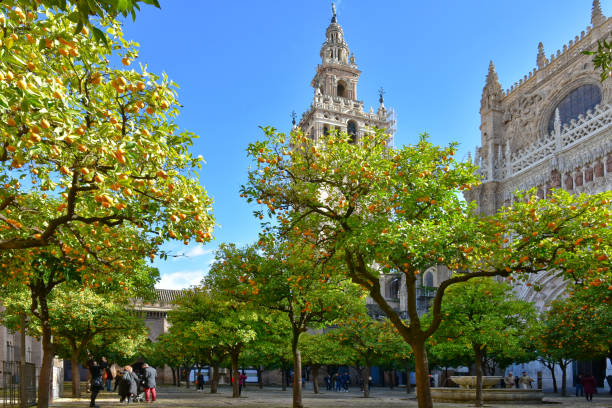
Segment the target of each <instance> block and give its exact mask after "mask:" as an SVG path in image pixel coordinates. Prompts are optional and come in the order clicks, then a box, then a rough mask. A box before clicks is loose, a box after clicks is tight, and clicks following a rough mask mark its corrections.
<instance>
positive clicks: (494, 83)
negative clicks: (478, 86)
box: [480, 61, 503, 111]
mask: <svg viewBox="0 0 612 408" xmlns="http://www.w3.org/2000/svg"><path fill="white" fill-rule="evenodd" d="M502 96H503V91H502V87H501V84H500V83H499V79H498V78H497V72H495V65H494V64H493V61H490V62H489V72H488V73H487V80H486V83H485V86H484V89H483V90H482V99H481V100H480V109H481V111H482V110H483V109H492V108H494V107H496V106H497V104H498V102H499V101H500V100H501V98H502Z"/></svg>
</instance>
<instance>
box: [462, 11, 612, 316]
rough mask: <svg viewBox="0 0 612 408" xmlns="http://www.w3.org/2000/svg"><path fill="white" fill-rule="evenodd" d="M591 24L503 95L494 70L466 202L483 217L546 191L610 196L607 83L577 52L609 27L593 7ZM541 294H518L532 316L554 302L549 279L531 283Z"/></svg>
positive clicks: (611, 83) (554, 286) (611, 126)
mask: <svg viewBox="0 0 612 408" xmlns="http://www.w3.org/2000/svg"><path fill="white" fill-rule="evenodd" d="M591 24H592V26H589V27H587V28H586V30H585V31H582V32H581V33H580V35H576V37H575V38H574V39H573V40H570V41H569V43H568V44H567V45H564V46H563V49H562V50H557V52H556V53H555V54H552V55H551V56H550V58H546V56H545V54H544V46H543V45H542V43H540V44H539V45H538V49H537V56H536V64H537V67H536V68H534V69H533V71H531V72H529V73H528V74H527V75H525V76H524V77H523V78H522V79H521V80H519V81H518V82H517V83H515V84H514V85H513V86H512V87H510V89H507V90H505V91H504V90H502V87H501V85H500V84H499V81H498V79H497V74H496V72H495V67H494V65H493V62H491V63H490V65H489V72H488V74H487V78H486V84H485V87H484V89H483V92H482V99H481V107H480V115H481V126H480V131H481V141H482V142H481V143H482V145H481V147H478V148H476V155H475V157H474V162H475V164H477V165H479V166H480V168H479V173H480V175H481V177H482V185H480V186H479V187H477V188H476V189H474V190H472V191H469V192H467V193H466V194H465V197H466V199H467V200H470V201H475V202H476V203H477V204H478V210H479V212H480V213H482V214H492V213H494V212H495V211H497V210H498V209H499V208H500V207H501V206H503V205H508V204H510V203H511V202H512V200H513V197H514V193H515V191H517V190H526V189H530V188H536V189H537V192H538V195H539V196H541V197H543V196H544V195H545V194H546V193H547V191H548V190H549V189H551V188H563V189H565V190H567V191H570V192H572V193H576V194H579V193H598V192H602V191H609V190H611V189H612V80H608V81H604V82H603V83H602V82H601V81H600V76H599V72H598V71H596V70H595V69H594V67H593V64H592V62H591V60H592V56H590V55H584V54H583V53H582V51H584V50H594V49H596V47H597V41H598V40H601V39H607V38H608V37H609V36H610V32H611V31H612V19H607V18H606V17H605V16H603V14H602V12H601V8H600V4H599V1H598V0H595V1H594V2H593V9H592V16H591ZM533 280H534V281H537V282H539V283H541V284H543V285H542V286H543V288H544V290H543V291H542V292H540V293H538V292H535V291H533V290H532V289H530V288H528V287H526V286H525V287H521V288H519V293H520V296H521V297H522V298H524V299H527V300H530V301H533V302H535V303H536V305H537V306H538V307H539V308H544V307H545V306H546V304H547V303H548V302H550V301H551V300H552V299H554V298H556V297H558V296H559V295H560V294H561V293H562V291H563V289H564V284H563V282H562V281H561V280H558V279H557V280H555V279H553V278H552V277H551V276H550V275H549V274H541V275H539V276H537V277H534V278H533Z"/></svg>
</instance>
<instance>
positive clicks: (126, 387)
mask: <svg viewBox="0 0 612 408" xmlns="http://www.w3.org/2000/svg"><path fill="white" fill-rule="evenodd" d="M137 393H138V377H136V374H134V372H133V370H132V366H129V365H127V366H125V370H124V371H123V375H122V376H121V383H119V396H120V397H121V399H120V400H119V402H123V401H125V400H127V403H128V404H129V403H130V401H132V399H133V397H134V396H135V395H136V394H137Z"/></svg>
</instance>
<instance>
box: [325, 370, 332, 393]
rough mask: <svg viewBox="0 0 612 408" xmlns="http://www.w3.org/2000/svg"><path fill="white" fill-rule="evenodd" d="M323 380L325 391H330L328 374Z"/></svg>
mask: <svg viewBox="0 0 612 408" xmlns="http://www.w3.org/2000/svg"><path fill="white" fill-rule="evenodd" d="M324 380H325V389H326V390H327V391H331V389H332V387H331V377H330V376H329V374H327V375H326V376H325V378H324Z"/></svg>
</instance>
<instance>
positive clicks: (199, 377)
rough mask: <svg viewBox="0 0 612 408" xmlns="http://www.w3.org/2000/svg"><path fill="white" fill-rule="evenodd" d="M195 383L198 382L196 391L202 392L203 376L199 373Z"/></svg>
mask: <svg viewBox="0 0 612 408" xmlns="http://www.w3.org/2000/svg"><path fill="white" fill-rule="evenodd" d="M196 381H197V382H198V387H197V391H204V374H202V373H201V372H200V373H199V374H198V379H197V380H196Z"/></svg>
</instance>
